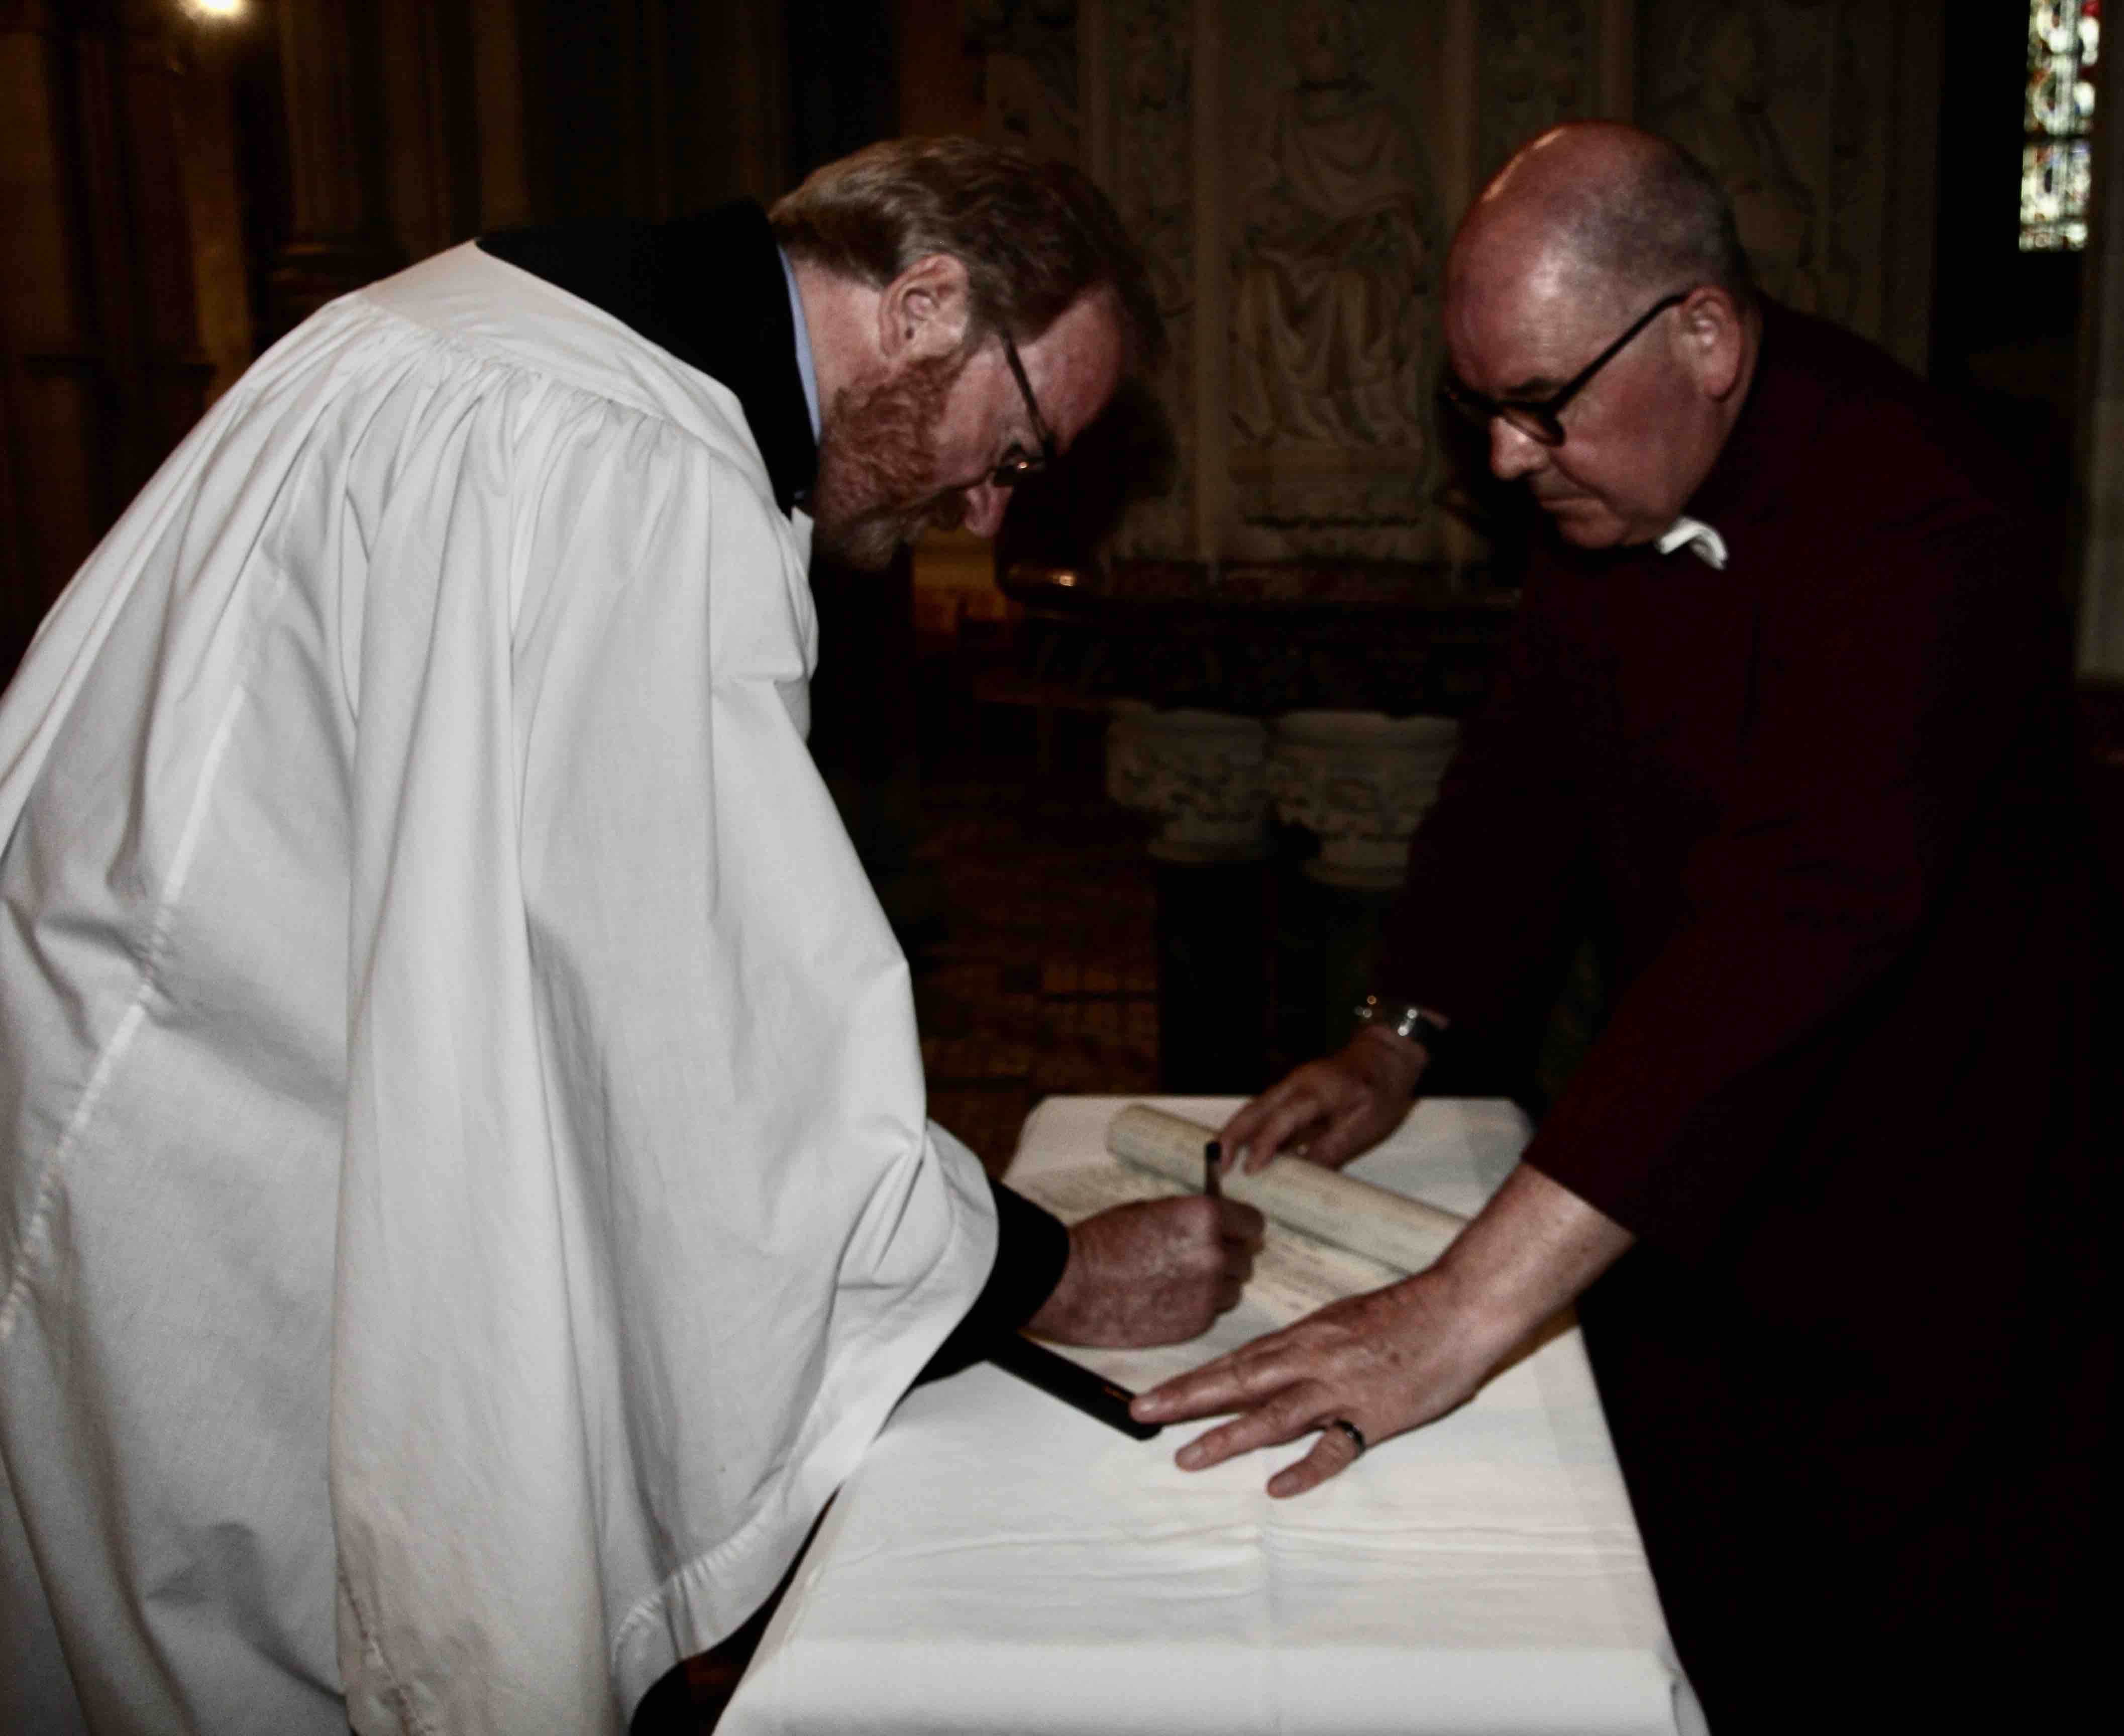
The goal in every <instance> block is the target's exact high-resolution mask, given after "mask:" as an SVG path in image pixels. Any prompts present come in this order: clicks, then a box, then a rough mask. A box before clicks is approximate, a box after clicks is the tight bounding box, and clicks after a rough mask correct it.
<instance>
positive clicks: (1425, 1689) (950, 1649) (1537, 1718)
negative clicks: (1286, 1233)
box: [719, 1097, 1702, 1736]
mask: <svg viewBox="0 0 2124 1736" xmlns="http://www.w3.org/2000/svg"><path fill="white" fill-rule="evenodd" d="M1124 1101H1126V1100H1125V1099H1122V1098H1112V1097H1081V1098H1057V1099H1050V1100H1048V1101H1047V1102H1046V1103H1043V1104H1042V1105H1041V1106H1040V1107H1039V1108H1038V1109H1037V1110H1035V1111H1034V1113H1033V1114H1032V1115H1031V1118H1030V1119H1028V1120H1027V1124H1026V1128H1025V1133H1024V1135H1023V1137H1022V1141H1021V1142H1020V1146H1019V1149H1018V1153H1017V1159H1016V1160H1015V1161H1014V1163H1013V1173H1014V1174H1015V1173H1022V1171H1026V1170H1039V1169H1047V1168H1059V1167H1063V1166H1068V1165H1070V1164H1074V1163H1083V1162H1088V1161H1096V1160H1097V1159H1098V1158H1100V1157H1102V1154H1103V1152H1104V1149H1105V1147H1104V1134H1105V1128H1106V1124H1107V1118H1108V1116H1109V1115H1111V1114H1112V1112H1113V1111H1114V1110H1115V1109H1116V1108H1118V1107H1119V1106H1120V1105H1121V1104H1122V1103H1123V1102H1124ZM1157 1102H1158V1106H1159V1107H1161V1108H1167V1109H1170V1110H1172V1111H1173V1112H1174V1113H1176V1114H1189V1115H1192V1116H1193V1117H1194V1118H1195V1119H1198V1120H1201V1121H1203V1122H1205V1123H1210V1124H1214V1123H1215V1122H1217V1121H1219V1120H1220V1119H1222V1118H1223V1117H1224V1115H1226V1114H1229V1112H1230V1110H1232V1109H1233V1108H1234V1107H1235V1106H1236V1105H1235V1103H1234V1102H1233V1101H1231V1100H1224V1099H1208V1098H1196V1099H1187V1098H1172V1099H1160V1100H1157ZM1526 1136H1527V1127H1526V1123H1525V1119H1524V1118H1523V1117H1522V1116H1520V1114H1519V1112H1518V1111H1517V1110H1515V1109H1513V1108H1512V1107H1511V1105H1507V1104H1503V1103H1492V1102H1476V1101H1453V1100H1436V1101H1426V1102H1424V1103H1422V1104H1421V1105H1418V1107H1417V1111H1416V1113H1415V1114H1413V1115H1412V1116H1411V1118H1410V1119H1409V1121H1408V1122H1407V1124H1405V1125H1404V1126H1403V1128H1402V1129H1401V1131H1400V1132H1399V1133H1397V1134H1396V1135H1395V1136H1394V1138H1393V1139H1391V1140H1390V1141H1389V1142H1387V1143H1386V1144H1384V1145H1383V1146H1382V1147H1379V1150H1377V1151H1375V1152H1372V1153H1370V1154H1369V1155H1368V1156H1367V1157H1364V1158H1362V1159H1360V1161H1358V1162H1357V1163H1356V1164H1355V1165H1353V1166H1351V1173H1353V1174H1356V1175H1361V1176H1363V1177H1364V1178H1365V1180H1370V1181H1373V1182H1376V1183H1379V1184H1380V1185H1384V1186H1390V1187H1393V1188H1395V1189H1398V1190H1399V1191H1402V1192H1403V1193H1407V1194H1414V1195H1417V1196H1418V1197H1420V1198H1422V1199H1428V1200H1430V1201H1431V1202H1432V1203H1436V1204H1438V1205H1442V1206H1445V1207H1448V1208H1451V1209H1453V1210H1455V1211H1459V1212H1461V1213H1473V1211H1475V1210H1476V1209H1477V1208H1478V1207H1479V1206H1480V1205H1481V1203H1482V1202H1483V1199H1486V1198H1487V1196H1488V1194H1489V1193H1490V1192H1491V1191H1492V1189H1495V1188H1496V1186H1497V1185H1498V1183H1499V1182H1501V1180H1503V1178H1504V1176H1505V1175H1506V1172H1507V1171H1509V1170H1510V1169H1511V1166H1512V1163H1513V1161H1514V1160H1515V1157H1516V1156H1517V1153H1518V1152H1519V1150H1520V1147H1521V1146H1522V1145H1524V1144H1525V1140H1526ZM1199 1426H1201V1425H1189V1426H1187V1427H1184V1428H1179V1429H1170V1428H1169V1429H1167V1430H1166V1431H1165V1432H1164V1433H1163V1434H1162V1435H1161V1436H1159V1437H1158V1439H1156V1440H1154V1441H1149V1442H1143V1443H1139V1442H1135V1441H1132V1440H1130V1439H1128V1438H1126V1437H1125V1436H1124V1435H1122V1434H1121V1433H1117V1432H1116V1431H1115V1430H1113V1429H1108V1428H1106V1427H1104V1426H1103V1425H1102V1424H1098V1423H1096V1422H1094V1421H1093V1420H1092V1419H1089V1418H1088V1417H1085V1416H1083V1415H1078V1413H1077V1412H1076V1411H1074V1410H1069V1409H1067V1408H1065V1407H1064V1405H1060V1403H1058V1402H1056V1401H1055V1400H1053V1399H1050V1398H1049V1397H1047V1396H1045V1395H1044V1394H1042V1393H1040V1392H1037V1391H1034V1390H1033V1389H1032V1388H1031V1387H1029V1386H1024V1385H1022V1384H1021V1383H1020V1382H1017V1381H1015V1380H1013V1379H1012V1378H1011V1377H1009V1376H1008V1375H1004V1374H1002V1373H1000V1372H998V1371H996V1370H994V1369H993V1368H989V1367H988V1366H986V1365H985V1364H984V1365H981V1366H980V1367H977V1368H971V1369H969V1370H967V1371H966V1372H965V1373H963V1374H961V1375H957V1376H955V1377H953V1378H952V1379H950V1380H948V1381H944V1382H938V1383H937V1384H935V1385H933V1386H926V1387H923V1388H920V1389H919V1390H918V1391H915V1392H914V1393H913V1394H911V1395H910V1396H909V1397H908V1399H907V1400H906V1401H905V1403H904V1404H903V1405H901V1406H900V1410H899V1411H898V1412H897V1413H896V1414H895V1416H894V1418H893V1420H892V1422H891V1424H890V1426H889V1427H888V1428H887V1429H886V1432H885V1433H884V1434H883V1435H882V1436H881V1438H879V1440H878V1441H877V1443H876V1445H875V1447H873V1448H872V1451H871V1452H870V1454H869V1455H868V1457H866V1458H865V1460H864V1461H863V1462H862V1466H861V1467H860V1468H859V1469H858V1471H857V1472H856V1474H855V1476H853V1478H851V1479H850V1480H849V1481H848V1484H847V1485H846V1486H845V1487H844V1488H843V1490H842V1491H841V1494H840V1496H839V1499H838V1500H837V1501H836V1502H835V1504H834V1508H833V1509H832V1510H831V1512H830V1513H829V1514H828V1515H827V1518H826V1520H825V1523H824V1525H823V1526H822V1527H820V1532H819V1535H818V1537H816V1538H815V1541H813V1543H812V1546H811V1550H810V1552H809V1554H808V1555H807V1556H806V1559H805V1561H804V1563H803V1565H801V1567H800V1568H799V1569H798V1571H797V1577H796V1579H795V1581H794V1583H793V1584H792V1587H791V1588H790V1591H789V1593H788V1595H787V1598H786V1599H785V1600H784V1601H783V1602H782V1607H781V1609H780V1611H779V1612H778V1614H777V1615H776V1616H775V1619H774V1621H773V1623H772V1625H771V1626H769V1628H768V1632H767V1635H766V1637H765V1639H764V1641H763V1642H762V1644H761V1646H760V1649H759V1654H758V1655H757V1657H756V1658H755V1659H754V1662H753V1665H752V1668H751V1669H750V1672H749V1673H748V1674H747V1675H746V1677H745V1681H744V1682H743V1684H742V1685H741V1686H740V1688H739V1691H738V1693H737V1696H736V1697H735V1700H734V1701H732V1703H731V1706H730V1709H729V1710H728V1711H727V1712H726V1714H725V1715H724V1719H723V1722H722V1724H721V1726H720V1727H719V1728H720V1729H721V1731H722V1732H723V1733H724V1736H769V1733H774V1736H782V1733H788V1736H795V1733H799V1732H801V1733H803V1736H840V1733H846V1736H895V1733H906V1736H917V1733H921V1736H941V1733H945V1732H967V1733H975V1732H978V1733H981V1736H991V1733H1002V1732H1009V1733H1054V1736H1121V1733H1130V1732H1141V1733H1144V1736H1182V1733H1191V1732H1196V1731H1200V1732H1202V1733H1204V1736H1212V1733H1214V1736H1242V1733H1250V1732H1261V1733H1263V1736H1267V1733H1271V1732H1275V1733H1299V1732H1305V1733H1319V1736H1360V1733H1369V1732H1374V1731H1376V1732H1388V1731H1392V1732H1397V1733H1407V1732H1416V1731H1439V1732H1454V1733H1457V1736H1473V1733H1477V1732H1520V1733H1536V1732H1557V1733H1563V1732H1569V1733H1572V1736H1580V1733H1593V1732H1602V1733H1605V1732H1616V1733H1622V1732H1630V1733H1645V1736H1652V1733H1672V1732H1676V1731H1680V1732H1682V1733H1684V1736H1686V1733H1688V1732H1689V1731H1691V1730H1700V1729H1701V1728H1702V1724H1701V1717H1700V1714H1699V1712H1698V1711H1697V1709H1696V1706H1695V1703H1694V1698H1693V1696H1690V1695H1689V1690H1688V1687H1687V1685H1686V1683H1685V1682H1684V1681H1683V1680H1682V1678H1681V1676H1680V1670H1679V1668H1678V1666H1677V1665H1676V1664H1675V1662H1674V1658H1673V1653H1672V1650H1671V1646H1670V1645H1669V1643H1668V1641H1667V1638H1666V1627H1665V1625H1664V1622H1663V1621H1662V1620H1661V1614H1660V1607H1659V1602H1658V1599H1657V1598H1656V1595H1655V1593H1654V1591H1653V1588H1652V1576H1651V1574H1650V1572H1649V1571H1648V1570H1647V1567H1646V1565H1645V1560H1644V1554H1643V1551H1642V1546H1641V1545H1640V1544H1639V1541H1638V1532H1637V1527H1636V1526H1635V1524H1634V1523H1633V1521H1632V1518H1631V1515H1630V1508H1629V1503H1628V1499H1627V1497H1626V1495H1625V1494H1624V1488H1623V1480H1622V1476H1621V1473H1620V1471H1619V1470H1618V1468H1617V1466H1616V1464H1615V1458H1614V1449H1613V1447H1611V1446H1610V1444H1609V1438H1608V1432H1607V1428H1606V1425H1605V1423H1604V1422H1603V1421H1602V1419H1601V1415H1600V1402H1599V1400H1598V1398H1597V1397H1596V1396H1595V1391H1594V1386H1593V1380H1592V1374H1591V1369H1590V1368H1588V1366H1587V1363H1586V1354H1585V1350H1584V1348H1583V1346H1582V1344H1581V1341H1580V1339H1579V1335H1578V1333H1577V1330H1576V1329H1575V1328H1574V1329H1572V1330H1568V1331H1566V1332H1564V1333H1562V1335H1560V1336H1558V1337H1556V1338H1553V1340H1550V1341H1549V1342H1548V1344H1546V1345H1544V1348H1543V1349H1540V1350H1539V1352H1537V1353H1536V1354H1534V1355H1533V1356H1531V1357H1530V1358H1527V1359H1525V1361H1523V1362H1522V1363H1520V1364H1519V1365H1517V1366H1516V1367H1515V1368H1511V1369H1508V1370H1507V1371H1506V1372H1504V1373H1502V1374H1501V1375H1499V1376H1498V1377H1497V1378H1495V1379H1494V1380H1492V1382H1491V1383H1490V1384H1489V1385H1488V1386H1487V1387H1486V1388H1484V1390H1483V1391H1482V1393H1481V1394H1479V1395H1478V1396H1477V1398H1476V1399H1475V1400H1474V1401H1473V1402H1472V1403H1470V1404H1469V1405H1466V1406H1464V1408H1463V1409H1462V1410H1459V1411H1458V1412H1456V1413H1455V1414H1454V1415H1452V1416H1450V1417H1448V1418H1446V1419H1444V1420H1443V1421H1440V1422H1438V1423H1435V1424H1432V1425H1431V1427H1429V1428H1428V1429H1421V1430H1419V1431H1417V1433H1412V1434H1407V1435H1403V1436H1401V1437H1399V1438H1397V1439H1394V1440H1392V1441H1388V1442H1384V1443H1380V1444H1379V1446H1377V1447H1374V1448H1373V1449H1372V1450H1371V1451H1370V1452H1368V1453H1366V1454H1365V1457H1364V1458H1363V1459H1362V1460H1361V1461H1360V1462H1359V1463H1358V1464H1357V1465H1356V1466H1354V1467H1353V1468H1352V1469H1351V1470H1350V1471H1346V1472H1345V1473H1344V1474H1343V1475H1342V1476H1340V1477H1338V1478H1337V1479H1335V1480H1333V1481H1332V1483H1330V1484H1328V1485H1326V1486H1325V1487H1323V1488H1322V1489H1320V1490H1316V1491H1314V1492H1313V1493H1312V1494H1307V1495H1303V1496H1300V1497H1299V1498H1297V1499H1295V1500H1290V1501H1271V1499H1269V1498H1268V1496H1267V1495H1266V1494H1265V1493H1264V1492H1263V1490H1262V1485H1263V1483H1264V1482H1265V1481H1266V1480H1267V1477H1268V1476H1269V1473H1270V1471H1271V1470H1272V1469H1273V1468H1274V1467H1275V1466H1276V1465H1277V1464H1279V1463H1281V1462H1287V1461H1288V1460H1290V1458H1293V1457H1296V1456H1297V1453H1298V1452H1299V1451H1301V1450H1302V1448H1300V1447H1285V1448H1282V1449H1279V1450H1276V1451H1274V1452H1265V1453H1256V1454H1254V1455H1252V1456H1251V1457H1245V1458H1242V1459H1239V1460H1237V1461H1234V1462H1229V1463H1227V1464H1224V1465H1221V1466H1217V1467H1215V1469H1213V1470H1210V1471H1201V1472H1196V1473H1194V1474H1192V1475H1190V1474H1187V1473H1184V1472H1182V1471H1178V1470H1177V1469H1176V1468H1175V1467H1174V1466H1173V1464H1172V1454H1173V1452H1175V1451H1176V1450H1177V1448H1178V1447H1180V1446H1181V1445H1182V1443H1184V1442H1186V1441H1187V1439H1189V1438H1191V1435H1192V1434H1194V1433H1196V1432H1198V1428H1199Z"/></svg>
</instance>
